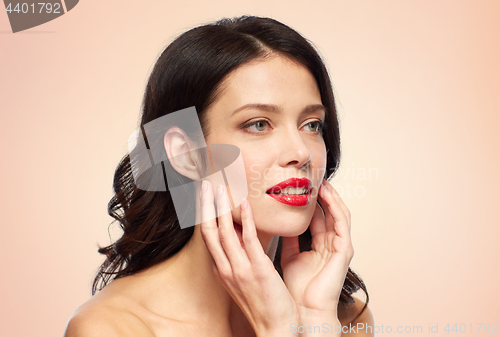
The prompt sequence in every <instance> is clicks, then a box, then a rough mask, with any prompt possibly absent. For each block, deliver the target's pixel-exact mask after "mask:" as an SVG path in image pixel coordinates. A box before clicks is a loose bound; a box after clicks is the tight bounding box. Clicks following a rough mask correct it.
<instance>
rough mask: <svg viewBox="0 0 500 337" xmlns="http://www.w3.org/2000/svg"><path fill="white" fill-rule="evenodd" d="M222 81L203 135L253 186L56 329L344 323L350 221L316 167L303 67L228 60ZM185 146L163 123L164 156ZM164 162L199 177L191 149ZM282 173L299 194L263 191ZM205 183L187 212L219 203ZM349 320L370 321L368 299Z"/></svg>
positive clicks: (151, 330)
mask: <svg viewBox="0 0 500 337" xmlns="http://www.w3.org/2000/svg"><path fill="white" fill-rule="evenodd" d="M222 89H223V90H222V91H221V95H219V97H218V99H217V100H216V101H215V102H214V104H212V105H211V106H210V108H209V110H208V111H207V113H208V116H209V120H208V123H209V124H208V125H209V135H208V136H207V137H206V142H207V143H208V144H233V145H236V146H238V147H239V148H240V150H241V153H242V157H243V160H244V164H245V171H246V174H247V181H248V183H250V182H252V183H254V185H252V188H253V189H254V193H250V194H249V195H248V197H247V200H246V201H245V202H243V203H242V205H241V206H243V207H241V206H239V207H236V208H235V209H234V210H233V211H232V212H228V213H226V214H223V215H222V216H220V217H219V218H217V219H215V218H214V219H213V220H210V221H207V222H205V223H202V224H200V225H196V226H195V229H194V234H193V236H192V238H191V239H190V241H189V242H188V243H187V244H186V245H185V246H184V247H183V248H182V249H181V251H179V252H178V253H177V254H175V255H174V256H173V257H171V258H169V259H168V260H166V261H164V262H162V263H160V264H158V265H156V266H154V267H152V268H149V269H147V270H145V271H143V272H140V273H137V274H134V275H130V276H126V277H124V278H121V279H117V280H114V281H113V282H111V283H110V284H109V285H107V286H106V287H105V288H104V289H103V290H102V291H101V292H99V293H98V294H96V295H95V296H93V297H92V298H91V299H90V300H89V301H87V302H86V303H84V304H83V305H82V306H81V307H79V308H78V309H77V310H76V311H75V313H74V315H73V317H72V319H71V320H70V322H69V324H68V327H67V330H66V333H65V336H66V337H75V336H76V337H79V336H179V335H183V336H189V335H193V336H228V337H229V336H242V337H246V336H259V337H260V336H298V335H301V336H306V335H307V336H313V334H305V333H302V334H300V333H298V332H296V333H293V332H291V329H290V324H291V323H296V325H302V326H308V325H309V326H311V325H312V326H313V325H321V324H323V323H328V324H332V325H334V326H335V325H341V324H347V323H348V322H349V321H351V320H352V318H354V317H355V316H356V314H357V313H358V312H359V311H360V310H361V308H362V306H363V303H362V302H361V301H359V300H357V301H356V303H355V305H354V306H353V307H351V309H349V310H348V311H345V312H337V304H338V297H339V294H340V291H341V287H342V284H343V281H344V278H345V274H346V272H347V268H348V267H349V263H350V261H351V259H352V256H353V253H354V252H353V248H352V244H351V237H350V230H351V220H350V212H349V210H348V208H347V207H346V205H345V204H344V202H343V201H342V199H341V198H340V196H339V195H338V193H337V192H336V191H335V189H334V188H333V186H331V185H330V184H329V183H328V182H327V181H325V180H324V179H323V176H322V175H321V174H318V172H324V168H325V165H326V148H325V144H324V141H323V138H322V137H321V132H317V131H318V126H319V124H318V121H324V118H325V111H324V109H322V108H321V107H322V104H321V98H320V95H319V90H318V88H317V84H316V82H315V80H314V78H313V76H312V75H311V74H310V72H309V71H308V70H307V69H306V68H305V67H303V66H302V65H299V64H297V63H295V62H291V61H290V60H289V59H285V58H283V57H281V56H278V55H274V56H271V57H268V58H266V59H263V60H259V61H255V62H251V63H249V64H246V65H243V66H241V67H239V68H237V69H236V70H235V71H233V72H232V73H231V74H230V76H229V77H228V78H227V79H226V80H225V81H224V83H223V84H222ZM245 106H246V108H244V109H241V108H242V107H245ZM238 109H240V110H241V111H239V112H237V113H234V114H233V112H234V111H236V110H238ZM258 121H261V122H259V123H257V124H256V122H258ZM243 124H244V125H243ZM193 145H194V144H193V142H192V141H191V140H190V139H189V138H188V137H187V136H186V135H185V134H184V133H183V132H182V130H179V129H175V128H172V129H171V130H169V131H168V132H167V133H166V135H165V148H166V150H167V154H168V155H169V157H176V158H182V156H179V154H182V153H186V154H189V153H191V152H189V151H190V149H191V148H192V147H193ZM263 149H265V150H263ZM172 166H173V167H174V168H175V169H176V170H177V171H178V172H179V173H181V174H183V175H185V176H187V177H189V178H191V179H193V180H198V179H202V178H203V177H202V176H201V174H200V171H199V167H200V163H199V162H198V159H197V158H195V157H190V155H186V156H185V157H184V159H182V160H178V161H177V162H176V163H172ZM322 170H323V171H322ZM259 173H260V174H259ZM264 173H266V174H264ZM290 177H307V178H309V179H310V180H311V181H312V183H313V186H314V187H313V192H312V200H311V202H310V203H309V204H308V205H306V206H300V207H293V206H289V205H284V204H281V203H278V202H277V201H276V200H274V199H271V198H270V197H269V196H267V195H266V194H265V191H266V190H267V189H268V188H269V187H271V186H273V185H275V184H276V183H278V182H280V181H282V180H284V179H286V178H290ZM207 185H208V188H207V189H206V190H205V191H204V192H203V193H201V192H202V191H201V189H200V190H199V191H197V192H198V195H200V199H199V200H197V205H198V206H199V207H198V211H199V212H201V213H202V214H205V215H206V214H211V212H215V207H214V204H213V200H214V198H215V199H216V200H217V201H218V202H217V205H219V206H220V205H223V204H224V203H226V204H227V203H228V202H229V199H228V196H227V193H226V191H225V189H223V193H222V194H221V196H217V194H216V186H212V185H211V184H207ZM250 190H251V189H250V188H249V191H250ZM256 191H257V192H258V191H260V192H262V193H257V192H256ZM316 200H317V201H318V202H319V203H320V204H321V207H322V208H323V210H324V211H325V215H323V213H322V212H321V209H320V208H319V206H318V204H317V202H316ZM244 206H246V207H244ZM214 214H215V213H214ZM308 226H309V227H310V231H311V234H312V250H311V251H310V252H302V253H299V251H298V246H297V244H298V237H297V236H298V235H299V234H301V233H302V232H304V231H305V230H306V228H307V227H308ZM278 235H280V236H283V237H284V241H283V251H282V267H283V273H284V280H282V279H281V278H280V277H279V275H278V273H277V272H276V271H275V269H274V266H273V265H272V261H271V260H270V259H269V258H268V257H267V255H266V254H265V251H266V250H267V247H268V246H269V244H270V242H271V239H272V238H273V236H278ZM356 323H363V324H367V325H372V326H373V324H374V323H373V317H372V315H371V312H370V310H369V308H368V307H367V308H366V309H365V311H364V313H363V314H362V315H361V316H360V317H358V319H357V320H356V321H355V322H354V324H356ZM345 331H347V330H345ZM319 335H324V334H319ZM327 335H328V336H333V335H335V336H340V335H342V336H348V335H349V333H342V334H334V333H333V334H327ZM356 335H357V336H372V335H373V334H364V333H357V334H356Z"/></svg>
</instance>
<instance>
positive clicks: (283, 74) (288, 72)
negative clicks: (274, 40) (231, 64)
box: [214, 54, 321, 110]
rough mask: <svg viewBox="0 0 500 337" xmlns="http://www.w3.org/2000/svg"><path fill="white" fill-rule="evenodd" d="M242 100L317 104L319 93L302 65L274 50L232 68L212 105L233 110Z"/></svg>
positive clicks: (315, 84) (259, 102)
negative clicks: (268, 54) (270, 53)
mask: <svg viewBox="0 0 500 337" xmlns="http://www.w3.org/2000/svg"><path fill="white" fill-rule="evenodd" d="M245 104H273V105H278V106H282V107H283V108H284V109H287V108H292V107H295V108H301V107H303V106H306V105H310V104H321V95H320V93H319V89H318V85H317V83H316V80H315V79H314V77H313V75H312V74H311V72H310V71H309V70H308V69H307V68H306V67H305V66H304V65H302V64H301V63H299V62H297V61H294V60H291V59H290V58H286V57H283V56H281V55H276V54H275V55H272V56H268V57H266V58H262V59H257V60H253V61H252V62H249V63H247V64H244V65H242V66H240V67H238V68H236V69H235V70H233V71H232V72H231V73H230V74H229V75H228V76H227V77H226V78H225V79H224V80H223V81H222V83H221V85H220V87H219V92H218V95H217V99H216V101H215V102H214V105H217V106H218V107H219V108H223V109H224V110H226V109H230V108H233V110H234V108H237V107H238V106H242V105H245Z"/></svg>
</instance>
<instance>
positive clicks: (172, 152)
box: [163, 126, 202, 180]
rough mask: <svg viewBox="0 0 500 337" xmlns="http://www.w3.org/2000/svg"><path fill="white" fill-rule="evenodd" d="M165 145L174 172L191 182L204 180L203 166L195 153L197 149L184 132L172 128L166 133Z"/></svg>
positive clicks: (177, 128)
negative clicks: (202, 174)
mask: <svg viewBox="0 0 500 337" xmlns="http://www.w3.org/2000/svg"><path fill="white" fill-rule="evenodd" d="M163 144H164V146H165V151H166V153H167V157H168V160H169V162H170V165H172V167H173V168H174V170H176V171H177V172H178V173H180V174H182V175H183V176H185V177H188V178H190V179H191V180H200V179H201V178H202V176H201V174H200V172H201V165H200V163H199V162H198V158H197V156H196V154H197V151H193V150H194V149H196V148H197V147H195V143H194V142H193V141H192V140H191V139H190V138H189V137H188V136H187V135H186V133H185V132H184V130H182V129H181V128H179V127H176V126H174V127H171V128H170V129H169V130H168V131H167V132H166V133H165V137H164V139H163Z"/></svg>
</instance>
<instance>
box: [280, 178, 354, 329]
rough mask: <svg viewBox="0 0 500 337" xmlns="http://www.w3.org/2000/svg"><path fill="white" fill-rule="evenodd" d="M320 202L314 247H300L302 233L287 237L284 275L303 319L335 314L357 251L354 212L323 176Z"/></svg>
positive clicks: (314, 220)
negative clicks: (297, 235)
mask: <svg viewBox="0 0 500 337" xmlns="http://www.w3.org/2000/svg"><path fill="white" fill-rule="evenodd" d="M318 201H319V203H320V204H321V208H323V210H324V212H325V215H323V212H322V211H321V208H320V207H319V205H317V204H316V209H315V212H314V215H313V217H312V220H311V224H310V226H309V229H310V231H311V237H312V238H311V250H310V251H304V252H302V253H301V252H300V251H299V241H298V237H283V249H282V253H281V266H282V269H283V279H284V282H285V284H286V286H287V288H288V290H289V291H290V293H291V295H292V297H293V298H294V300H295V302H296V304H297V306H298V309H299V312H300V315H301V319H303V318H304V316H306V317H307V318H305V319H310V318H313V317H316V318H325V317H331V319H332V320H337V319H338V318H337V314H338V313H337V305H338V301H339V297H340V293H341V291H342V285H343V284H344V280H345V277H346V273H347V269H348V268H349V264H350V262H351V259H352V257H353V255H354V249H353V246H352V243H351V233H350V232H351V214H350V212H349V210H348V209H347V207H346V205H345V204H344V202H343V201H342V199H341V198H340V196H339V195H338V193H337V192H336V191H335V189H334V188H333V186H332V185H331V184H330V183H329V182H328V181H326V180H324V179H323V183H322V185H321V187H320V190H319V193H318Z"/></svg>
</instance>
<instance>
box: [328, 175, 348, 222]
mask: <svg viewBox="0 0 500 337" xmlns="http://www.w3.org/2000/svg"><path fill="white" fill-rule="evenodd" d="M323 184H325V185H326V186H327V187H328V189H329V191H330V192H331V193H332V195H333V197H334V198H335V200H336V201H337V203H338V204H339V206H340V208H341V209H342V211H343V212H344V214H345V215H346V217H347V219H348V220H349V226H351V212H350V211H349V208H347V206H346V204H345V203H344V201H343V200H342V198H341V197H340V195H339V194H338V192H337V190H336V189H335V188H334V187H333V186H332V184H330V182H329V181H328V180H324V181H323Z"/></svg>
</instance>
